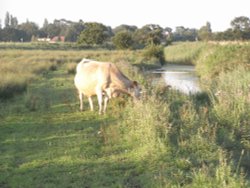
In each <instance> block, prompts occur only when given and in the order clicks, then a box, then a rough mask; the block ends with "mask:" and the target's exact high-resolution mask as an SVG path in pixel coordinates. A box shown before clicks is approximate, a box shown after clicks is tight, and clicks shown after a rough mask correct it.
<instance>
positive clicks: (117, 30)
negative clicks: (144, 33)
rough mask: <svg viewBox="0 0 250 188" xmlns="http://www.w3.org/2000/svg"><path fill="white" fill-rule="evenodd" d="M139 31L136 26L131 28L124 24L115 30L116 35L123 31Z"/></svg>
mask: <svg viewBox="0 0 250 188" xmlns="http://www.w3.org/2000/svg"><path fill="white" fill-rule="evenodd" d="M136 30H137V27H136V26H130V25H125V24H122V25H120V26H117V27H116V28H114V29H113V31H114V33H119V32H123V31H128V32H132V33H133V32H135V31H136Z"/></svg>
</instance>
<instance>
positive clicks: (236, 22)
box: [231, 16, 250, 40]
mask: <svg viewBox="0 0 250 188" xmlns="http://www.w3.org/2000/svg"><path fill="white" fill-rule="evenodd" d="M231 26H232V30H233V33H234V38H235V39H237V40H244V39H250V19H249V18H248V17H245V16H240V17H236V18H235V19H233V20H232V21H231Z"/></svg>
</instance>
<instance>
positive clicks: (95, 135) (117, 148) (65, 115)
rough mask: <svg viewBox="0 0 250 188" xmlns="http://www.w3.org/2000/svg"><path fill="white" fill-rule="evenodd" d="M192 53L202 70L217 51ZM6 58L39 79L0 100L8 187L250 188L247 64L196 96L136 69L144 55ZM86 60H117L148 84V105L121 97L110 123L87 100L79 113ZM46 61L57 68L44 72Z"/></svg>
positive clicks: (17, 54)
mask: <svg viewBox="0 0 250 188" xmlns="http://www.w3.org/2000/svg"><path fill="white" fill-rule="evenodd" d="M178 45H182V44H178ZM185 45H187V44H185ZM192 45H193V46H192V48H196V49H199V53H198V54H196V55H195V56H192V57H194V59H195V60H194V59H192V58H191V56H190V58H189V60H188V61H189V62H190V61H192V62H193V61H194V62H195V64H197V66H198V63H201V61H198V59H202V55H201V54H202V53H203V50H202V49H205V48H207V46H206V44H202V47H200V44H197V45H198V47H196V46H195V43H192ZM176 47H177V46H173V48H176ZM215 47H216V46H215ZM209 48H210V46H209ZM211 48H212V47H211ZM168 50H173V49H171V46H170V47H169V48H167V49H166V55H167V54H168ZM193 51H195V53H197V52H196V50H193ZM0 54H1V61H3V62H5V65H7V64H9V63H10V65H11V66H9V68H8V69H5V70H8V71H9V70H11V71H18V70H19V72H20V75H22V74H23V75H25V74H29V75H30V76H29V77H28V78H27V80H26V81H25V83H27V85H26V88H25V91H24V92H22V93H21V94H19V95H14V96H13V97H12V98H7V99H6V98H4V99H2V100H1V101H0V103H1V105H0V122H1V123H0V152H1V155H0V187H218V188H220V187H235V188H238V187H249V182H250V180H249V166H248V164H249V162H250V160H249V159H250V158H249V135H248V134H249V128H248V125H249V117H250V116H249V110H248V109H249V98H247V94H248V93H247V89H249V86H248V85H247V84H246V83H247V82H248V81H249V73H248V71H244V70H245V69H244V68H241V66H239V67H237V69H234V70H233V71H231V70H229V71H222V72H221V73H219V74H217V77H216V78H215V77H214V78H215V79H214V80H211V82H209V83H211V85H209V87H207V90H206V92H204V93H200V94H197V95H194V96H187V95H183V94H181V93H179V92H177V91H174V90H168V89H167V88H165V86H161V85H151V84H150V81H149V78H148V76H147V75H142V74H141V73H142V72H141V71H139V70H138V69H137V68H135V66H131V64H134V63H135V64H140V65H144V63H146V62H144V61H143V57H142V56H141V54H143V53H141V52H140V51H138V52H133V51H37V50H32V51H29V50H28V51H27V50H6V51H0ZM176 54H177V53H176ZM211 55H213V54H211ZM178 56H179V55H178ZM207 56H209V55H207ZM82 57H86V58H92V59H97V60H103V61H112V62H116V63H117V65H118V66H119V67H120V68H121V69H122V70H123V72H124V73H125V74H126V75H128V77H130V78H132V79H135V80H138V81H139V82H140V83H141V84H142V87H143V89H144V91H146V92H144V93H143V96H142V100H141V101H138V102H137V103H133V102H132V101H131V100H130V99H129V98H126V97H125V98H118V99H114V100H112V101H110V103H109V106H108V111H107V114H105V115H102V116H100V115H98V112H97V110H96V111H95V112H90V111H89V107H88V102H87V100H85V101H84V107H85V110H84V111H83V112H79V104H78V103H79V102H78V98H77V93H76V90H75V88H74V85H73V76H74V74H71V73H73V67H74V66H75V65H76V62H78V61H79V60H80V59H81V58H82ZM166 58H167V57H166ZM178 58H180V59H181V60H178ZM208 58H210V57H208ZM204 59H205V60H206V58H204ZM181 61H182V62H183V61H184V60H183V58H181V57H180V56H179V57H176V62H181ZM40 62H41V63H42V62H44V64H45V65H47V66H48V67H47V66H46V68H45V69H42V71H40V70H39V71H37V70H35V69H36V68H37V65H39V63H40ZM45 62H46V63H45ZM204 62H205V61H204ZM206 62H207V61H206ZM246 62H247V60H246ZM13 63H15V65H16V67H18V68H16V69H13V70H12V69H11V68H13ZM186 63H188V62H186ZM17 64H18V65H17ZM214 64H216V63H214ZM1 65H3V64H2V63H1ZM24 66H25V67H26V68H25V69H22V67H24ZM50 66H52V67H53V68H51V67H50ZM27 67H29V68H30V69H29V70H28V68H27ZM223 70H224V69H223ZM11 71H9V72H11ZM6 72H7V71H6ZM239 72H241V73H242V74H241V75H239ZM24 73H25V74H24ZM15 74H17V73H15ZM1 75H2V74H1ZM204 78H206V79H207V78H211V77H207V76H206V77H204ZM150 79H151V78H150ZM228 79H231V80H230V82H228ZM12 80H14V79H12ZM210 86H211V87H210ZM229 88H231V90H229ZM217 91H220V92H219V93H217V94H216V92H217ZM228 91H230V93H228ZM238 96H240V97H238ZM94 102H95V107H97V101H96V100H95V101H94Z"/></svg>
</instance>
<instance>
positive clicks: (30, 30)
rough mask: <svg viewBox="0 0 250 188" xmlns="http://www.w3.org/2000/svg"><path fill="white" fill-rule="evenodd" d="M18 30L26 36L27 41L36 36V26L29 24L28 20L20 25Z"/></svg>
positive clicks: (32, 23)
mask: <svg viewBox="0 0 250 188" xmlns="http://www.w3.org/2000/svg"><path fill="white" fill-rule="evenodd" d="M18 28H19V29H20V30H22V31H25V32H26V33H27V36H28V40H29V41H30V40H31V37H32V36H33V35H34V36H37V35H38V29H39V28H38V25H37V24H36V23H34V22H29V21H28V20H27V21H26V22H25V23H22V24H21V25H19V27H18Z"/></svg>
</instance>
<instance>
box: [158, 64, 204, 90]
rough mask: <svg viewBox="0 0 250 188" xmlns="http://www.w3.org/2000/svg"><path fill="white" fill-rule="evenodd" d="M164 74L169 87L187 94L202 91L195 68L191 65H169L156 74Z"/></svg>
mask: <svg viewBox="0 0 250 188" xmlns="http://www.w3.org/2000/svg"><path fill="white" fill-rule="evenodd" d="M157 72H158V73H162V75H163V78H164V80H165V82H166V84H167V85H170V86H171V88H173V89H176V90H179V91H181V92H183V93H185V94H195V93H198V92H200V91H201V89H200V87H199V80H198V77H197V76H196V75H195V67H194V66H191V65H167V66H165V67H163V69H160V70H156V71H155V73H157Z"/></svg>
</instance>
